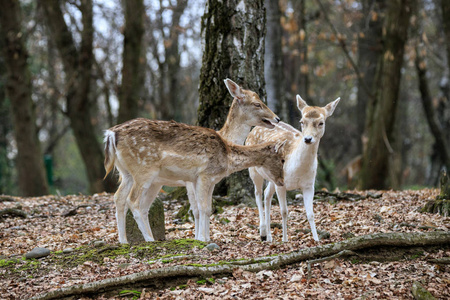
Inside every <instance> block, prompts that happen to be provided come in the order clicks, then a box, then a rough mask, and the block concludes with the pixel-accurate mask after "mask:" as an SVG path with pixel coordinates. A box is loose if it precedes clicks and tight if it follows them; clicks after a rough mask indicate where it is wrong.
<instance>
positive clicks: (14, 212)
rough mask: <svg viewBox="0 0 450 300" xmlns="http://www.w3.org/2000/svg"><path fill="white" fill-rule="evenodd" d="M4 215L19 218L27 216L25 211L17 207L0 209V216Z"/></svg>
mask: <svg viewBox="0 0 450 300" xmlns="http://www.w3.org/2000/svg"><path fill="white" fill-rule="evenodd" d="M5 215H8V216H12V217H20V218H26V217H27V213H26V212H24V211H23V210H21V209H17V208H5V209H2V210H0V218H2V217H3V216H5Z"/></svg>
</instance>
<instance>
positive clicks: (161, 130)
mask: <svg viewBox="0 0 450 300" xmlns="http://www.w3.org/2000/svg"><path fill="white" fill-rule="evenodd" d="M105 144H106V146H105V154H106V156H105V169H106V172H107V174H108V173H109V172H110V171H111V170H112V169H113V168H114V166H115V167H116V168H117V169H118V170H119V173H120V175H121V179H122V182H121V184H120V186H119V189H118V190H117V192H116V194H115V196H114V198H115V203H116V218H117V222H118V230H119V242H121V243H126V242H127V240H126V234H125V213H126V207H129V208H130V209H131V211H132V213H133V216H134V218H135V220H136V223H137V224H138V227H139V229H140V230H141V232H142V235H143V236H144V239H145V240H146V241H153V240H154V239H153V235H152V232H151V228H150V225H149V222H148V209H149V208H150V205H151V204H152V203H151V202H152V201H153V200H154V199H155V197H154V195H155V194H157V192H158V191H159V189H158V190H155V187H158V188H160V186H161V184H165V183H166V182H168V183H178V184H180V185H182V184H184V183H185V182H190V183H192V188H193V189H194V195H195V201H196V202H197V204H198V207H199V210H200V213H199V220H198V224H199V226H200V228H199V229H200V230H199V233H198V238H199V239H200V240H202V241H208V240H209V217H210V215H211V202H212V192H213V189H214V185H215V184H216V183H217V182H219V181H220V180H221V179H222V178H224V177H225V176H228V175H229V174H231V173H233V172H237V171H240V170H243V169H246V168H249V167H252V166H263V165H264V166H265V170H266V172H267V175H268V178H270V180H272V181H274V182H276V184H277V185H280V186H282V185H283V161H282V158H281V157H280V155H279V154H278V153H277V152H278V150H279V148H280V147H281V146H282V145H283V144H282V143H264V144H258V145H253V146H241V145H236V144H233V143H231V142H227V141H225V140H224V139H222V137H221V136H220V135H219V134H218V133H217V132H215V131H214V130H212V129H207V128H202V127H198V126H190V125H186V124H181V123H177V122H175V121H170V122H168V121H154V120H148V119H134V120H131V121H128V122H125V123H123V124H120V125H116V126H114V127H112V128H110V129H109V130H107V131H106V133H105ZM156 182H157V184H155V183H156Z"/></svg>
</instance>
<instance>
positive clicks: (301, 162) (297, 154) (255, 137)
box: [246, 95, 340, 242]
mask: <svg viewBox="0 0 450 300" xmlns="http://www.w3.org/2000/svg"><path fill="white" fill-rule="evenodd" d="M339 100H340V98H337V99H336V100H335V101H333V102H331V103H329V104H327V105H326V106H325V107H315V106H308V105H307V104H306V102H305V101H304V100H303V99H302V98H301V97H300V96H299V95H297V106H298V109H299V110H300V111H301V114H302V119H301V121H300V124H301V131H298V130H297V129H295V128H294V127H292V126H290V125H289V124H286V123H284V122H280V123H278V124H277V125H276V127H275V128H274V129H273V130H268V129H265V128H262V127H255V128H254V129H253V130H252V131H251V133H250V134H249V136H248V138H247V141H246V144H247V145H257V144H260V143H263V142H268V141H272V142H277V141H286V144H285V146H284V147H283V148H282V150H281V153H280V154H281V155H282V157H283V159H284V160H285V164H284V183H285V184H284V186H278V185H276V183H275V182H273V181H271V180H270V178H269V176H267V170H266V168H265V167H264V166H263V167H252V168H250V169H249V171H250V177H251V179H252V181H253V184H254V185H255V198H256V204H257V206H258V210H259V218H260V235H261V239H262V240H267V241H269V242H271V241H272V235H271V231H270V207H271V200H272V196H273V194H274V192H275V191H276V192H277V196H278V201H279V203H280V211H281V216H282V221H283V242H287V241H288V237H287V217H288V209H287V203H286V191H288V190H293V189H301V190H302V192H303V203H304V205H305V210H306V216H307V218H308V221H309V224H310V226H311V232H312V234H313V238H314V239H315V240H316V241H318V240H319V237H318V236H317V230H316V225H315V223H314V212H313V197H314V182H315V178H316V171H317V151H318V149H319V142H320V139H321V138H322V136H323V134H324V133H325V121H326V119H327V118H328V117H330V116H331V115H332V114H333V112H334V109H335V108H336V106H337V104H338V103H339ZM264 179H266V180H268V181H269V182H268V185H267V187H266V189H265V191H264V206H263V203H262V190H263V183H264Z"/></svg>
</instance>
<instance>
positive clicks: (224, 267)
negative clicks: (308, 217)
mask: <svg viewBox="0 0 450 300" xmlns="http://www.w3.org/2000/svg"><path fill="white" fill-rule="evenodd" d="M434 245H450V232H443V231H436V232H428V233H418V232H413V233H410V232H408V233H398V232H395V233H379V234H373V235H364V236H359V237H354V238H351V239H348V240H344V241H341V242H338V243H332V244H327V245H322V246H317V247H312V248H306V249H301V250H299V251H295V252H292V253H288V254H281V255H278V256H266V257H260V258H253V259H249V260H241V261H239V262H238V264H236V263H234V262H230V263H227V264H218V265H213V266H183V265H179V266H172V267H167V268H161V269H153V270H148V271H143V272H139V273H135V274H130V275H125V276H121V277H116V278H109V279H105V280H100V281H96V282H90V283H86V284H80V285H74V286H70V287H65V288H61V289H57V290H54V291H51V292H49V293H45V294H41V295H37V296H35V297H33V298H31V299H35V300H47V299H61V298H66V297H73V296H80V295H91V296H92V295H94V294H100V293H107V292H111V291H117V290H121V289H124V288H127V289H130V288H131V287H133V288H144V287H146V288H158V289H161V288H165V287H167V286H170V284H171V283H172V284H173V283H174V282H175V281H176V280H178V283H179V280H185V281H187V280H188V279H192V278H199V277H202V278H208V277H211V276H217V275H230V274H232V273H233V270H234V269H235V268H237V267H239V268H241V269H243V270H244V271H249V272H259V271H261V270H268V269H278V268H282V267H285V266H287V265H291V264H296V263H299V262H302V261H307V260H311V259H317V258H321V257H328V256H331V255H335V254H337V253H339V252H342V251H344V250H349V251H356V250H363V249H368V248H374V247H418V246H422V247H423V246H434Z"/></svg>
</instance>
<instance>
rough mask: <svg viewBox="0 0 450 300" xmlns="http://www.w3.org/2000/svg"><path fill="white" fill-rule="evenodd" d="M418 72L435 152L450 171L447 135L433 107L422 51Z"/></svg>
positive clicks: (418, 62)
mask: <svg viewBox="0 0 450 300" xmlns="http://www.w3.org/2000/svg"><path fill="white" fill-rule="evenodd" d="M416 52H417V56H416V61H415V65H416V70H417V77H418V80H419V90H420V95H421V100H422V105H423V109H424V111H425V116H426V118H427V121H428V125H429V126H430V131H431V133H432V134H433V136H434V140H435V143H436V145H435V150H436V151H437V153H439V156H440V157H441V159H442V162H443V163H444V165H445V166H446V167H447V169H448V170H450V148H449V145H448V143H447V141H446V137H445V133H444V131H443V130H442V128H443V127H442V126H441V125H440V124H439V120H438V118H437V116H436V112H435V108H434V107H433V98H432V96H431V93H430V88H429V87H428V80H427V77H426V73H427V68H426V63H425V61H424V59H423V57H421V54H420V53H419V52H420V51H416Z"/></svg>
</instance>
